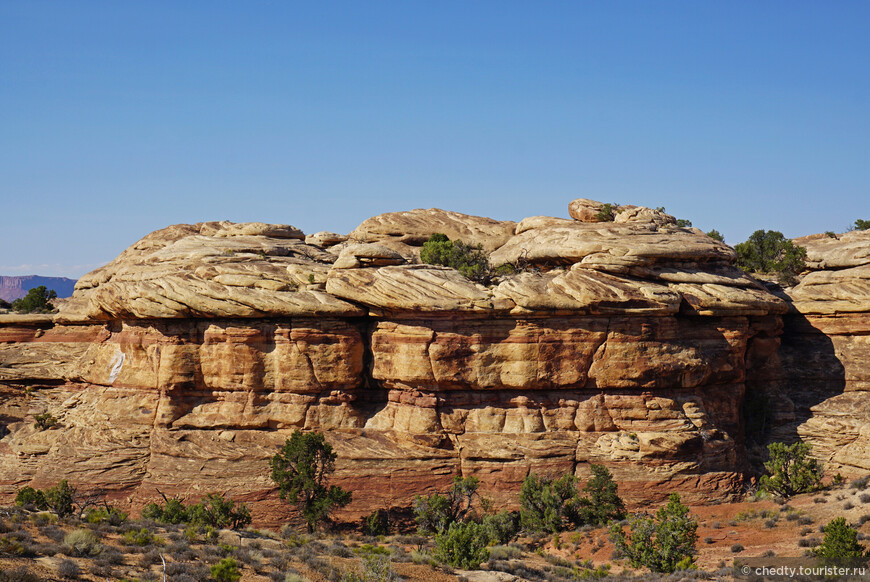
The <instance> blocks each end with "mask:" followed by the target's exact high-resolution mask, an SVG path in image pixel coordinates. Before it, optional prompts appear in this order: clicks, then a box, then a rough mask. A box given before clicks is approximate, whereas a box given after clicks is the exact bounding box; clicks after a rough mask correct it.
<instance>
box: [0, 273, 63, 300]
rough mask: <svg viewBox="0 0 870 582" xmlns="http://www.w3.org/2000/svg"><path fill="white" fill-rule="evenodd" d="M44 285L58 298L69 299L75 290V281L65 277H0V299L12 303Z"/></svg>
mask: <svg viewBox="0 0 870 582" xmlns="http://www.w3.org/2000/svg"><path fill="white" fill-rule="evenodd" d="M40 285H45V287H46V288H47V289H54V290H55V291H56V292H57V296H58V297H70V296H72V294H73V291H74V290H75V285H76V280H75V279H68V278H66V277H40V276H39V275H23V276H20V277H4V276H0V299H3V300H5V301H14V300H16V299H21V298H22V297H24V296H25V295H27V292H28V291H30V290H31V289H35V288H36V287H39V286H40Z"/></svg>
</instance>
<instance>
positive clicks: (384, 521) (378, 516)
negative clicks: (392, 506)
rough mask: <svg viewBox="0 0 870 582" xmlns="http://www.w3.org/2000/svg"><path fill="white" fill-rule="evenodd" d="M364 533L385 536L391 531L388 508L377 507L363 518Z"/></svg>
mask: <svg viewBox="0 0 870 582" xmlns="http://www.w3.org/2000/svg"><path fill="white" fill-rule="evenodd" d="M362 530H363V533H364V534H366V535H368V536H385V535H387V534H388V533H390V514H389V512H388V511H387V510H386V509H377V510H375V511H373V512H371V513H370V514H369V515H368V516H366V518H365V519H363V527H362Z"/></svg>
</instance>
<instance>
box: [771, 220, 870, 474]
mask: <svg viewBox="0 0 870 582" xmlns="http://www.w3.org/2000/svg"><path fill="white" fill-rule="evenodd" d="M794 242H795V243H796V244H799V245H801V246H803V247H805V248H806V249H807V264H808V266H809V269H810V270H809V272H807V273H805V274H804V275H802V276H801V278H800V281H799V283H798V284H797V285H796V286H795V287H792V288H789V289H786V293H787V298H788V299H789V301H790V302H791V310H790V311H789V313H788V315H786V316H785V318H784V320H785V331H784V335H783V341H782V346H781V348H780V350H779V351H778V353H777V354H776V359H775V360H774V361H773V364H768V366H767V368H768V369H767V371H766V373H765V375H764V377H763V378H762V382H760V383H759V386H758V391H759V394H762V395H763V396H762V398H763V399H765V401H766V402H767V408H768V411H769V414H768V417H767V418H766V419H765V420H766V424H765V426H764V429H765V430H763V431H761V432H762V435H763V436H762V438H763V440H765V441H768V442H769V441H783V440H785V441H791V440H794V439H796V438H798V437H799V438H801V439H803V440H805V441H807V442H808V443H810V444H811V445H812V446H813V453H814V454H815V455H816V456H817V457H819V458H820V459H822V460H823V461H825V462H826V463H827V464H828V466H829V469H830V471H831V472H834V473H836V472H840V473H842V474H843V475H844V476H856V475H864V474H866V472H867V471H868V470H870V456H868V454H870V397H868V394H867V393H868V391H870V231H853V232H848V233H846V234H842V235H839V236H838V237H837V238H832V237H829V236H827V235H824V234H819V235H813V236H809V237H804V238H800V239H795V241H794Z"/></svg>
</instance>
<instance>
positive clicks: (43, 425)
mask: <svg viewBox="0 0 870 582" xmlns="http://www.w3.org/2000/svg"><path fill="white" fill-rule="evenodd" d="M33 420H35V421H36V422H34V423H33V426H34V427H36V428H38V429H39V430H48V429H50V428H51V427H53V426H55V425H56V424H57V419H56V418H55V417H53V416H52V415H51V414H49V413H48V412H43V413H42V414H37V415H36V416H34V417H33Z"/></svg>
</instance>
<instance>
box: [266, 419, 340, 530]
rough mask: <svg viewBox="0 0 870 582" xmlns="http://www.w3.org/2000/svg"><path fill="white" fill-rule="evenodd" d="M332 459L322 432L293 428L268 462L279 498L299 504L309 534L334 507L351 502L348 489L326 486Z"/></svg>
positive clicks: (332, 468)
mask: <svg viewBox="0 0 870 582" xmlns="http://www.w3.org/2000/svg"><path fill="white" fill-rule="evenodd" d="M335 459H336V455H335V453H334V452H333V451H332V446H331V445H330V444H329V443H327V442H326V439H325V438H324V436H323V434H321V433H316V432H309V433H303V432H302V431H299V430H296V431H294V432H293V435H292V436H291V437H290V438H289V439H287V441H286V442H285V443H284V446H283V447H281V450H280V451H279V452H278V453H277V454H276V455H275V456H274V457H272V460H271V461H269V466H270V467H271V469H272V480H273V481H274V482H275V484H276V485H278V491H279V494H280V496H281V499H286V500H287V501H289V502H290V503H296V504H298V505H299V509H300V510H301V512H302V515H303V517H304V518H305V521H306V523H307V524H308V532H309V533H312V532H314V527H315V525H316V524H317V522H319V521H323V520H325V519H328V517H329V512H330V511H331V510H332V509H333V508H334V507H344V506H345V505H347V504H348V503H350V500H351V493H350V491H345V490H344V489H342V488H341V487H337V486H335V485H331V486H327V481H328V479H329V475H330V473H332V472H333V471H334V470H335Z"/></svg>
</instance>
